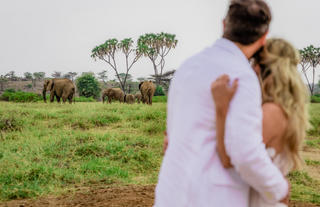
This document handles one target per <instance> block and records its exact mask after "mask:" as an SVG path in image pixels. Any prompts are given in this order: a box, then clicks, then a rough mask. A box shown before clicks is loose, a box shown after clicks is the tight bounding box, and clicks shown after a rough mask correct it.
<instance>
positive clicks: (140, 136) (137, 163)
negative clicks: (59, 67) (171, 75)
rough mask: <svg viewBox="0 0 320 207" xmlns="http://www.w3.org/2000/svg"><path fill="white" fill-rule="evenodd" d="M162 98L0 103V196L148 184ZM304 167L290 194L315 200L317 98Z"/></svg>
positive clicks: (162, 116)
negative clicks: (134, 101)
mask: <svg viewBox="0 0 320 207" xmlns="http://www.w3.org/2000/svg"><path fill="white" fill-rule="evenodd" d="M165 101H166V97H165V96H156V97H154V99H153V105H152V107H150V106H148V105H144V104H133V105H127V104H120V103H113V104H102V103H98V102H93V103H78V104H75V105H69V104H65V105H63V104H57V103H53V104H44V103H42V102H37V103H9V102H0V132H1V134H0V200H12V199H18V198H30V197H31V198H35V197H38V196H42V195H46V194H60V193H62V192H66V191H68V190H71V191H72V189H74V188H75V186H90V185H93V184H99V185H116V186H122V185H127V184H136V185H145V184H155V183H156V181H157V175H158V172H159V167H160V163H161V159H162V141H163V131H164V130H165V120H166V104H165ZM310 114H311V124H312V127H311V129H310V131H309V137H308V139H307V140H306V141H305V147H304V149H303V156H304V159H305V162H306V164H305V166H304V168H303V169H302V170H301V171H295V172H292V173H291V174H290V176H289V178H290V181H291V183H292V194H291V199H292V200H295V201H302V202H307V203H314V204H320V195H319V192H320V176H319V175H320V174H319V172H320V155H319V154H320V128H319V126H320V118H319V117H320V105H318V104H313V105H312V106H311V113H310Z"/></svg>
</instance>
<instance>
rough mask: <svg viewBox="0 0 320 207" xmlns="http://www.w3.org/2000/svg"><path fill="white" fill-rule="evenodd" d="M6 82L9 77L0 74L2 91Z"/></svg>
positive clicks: (0, 88)
mask: <svg viewBox="0 0 320 207" xmlns="http://www.w3.org/2000/svg"><path fill="white" fill-rule="evenodd" d="M6 82H8V79H7V77H6V76H4V75H0V90H1V91H3V90H4V86H5V84H6Z"/></svg>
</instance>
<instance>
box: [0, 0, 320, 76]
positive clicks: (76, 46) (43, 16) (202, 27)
mask: <svg viewBox="0 0 320 207" xmlns="http://www.w3.org/2000/svg"><path fill="white" fill-rule="evenodd" d="M267 2H268V3H269V5H270V7H271V9H272V13H273V22H272V25H271V31H270V35H269V37H275V36H276V37H282V38H286V39H288V40H289V41H291V42H292V43H293V44H294V45H295V46H296V47H298V48H302V47H305V46H308V45H309V44H314V45H316V46H319V45H320V41H319V38H320V36H319V35H320V27H319V26H318V21H319V20H320V12H319V8H320V1H319V0H303V1H302V0H267ZM228 3H229V1H228V0H157V1H155V0H0V5H1V6H0V28H1V30H0V74H5V73H7V72H8V71H10V70H14V71H16V72H17V74H18V75H23V73H24V72H37V71H44V72H46V75H47V76H50V75H51V74H52V72H53V71H55V70H56V71H61V72H69V71H74V72H78V73H81V72H86V71H92V72H100V71H102V70H105V69H106V70H108V71H109V72H108V75H109V76H110V79H114V73H113V72H112V70H111V68H110V67H108V66H107V65H106V64H105V63H103V62H101V61H97V62H95V61H94V60H92V59H91V58H90V54H91V50H92V48H93V47H94V46H96V45H98V44H101V43H103V42H104V41H105V40H107V39H109V38H117V39H122V38H126V37H132V38H134V39H135V40H136V39H137V38H138V37H139V35H141V34H144V33H150V32H168V33H173V34H176V35H177V39H178V40H179V42H178V45H177V48H176V49H175V50H173V51H172V52H171V53H170V54H169V55H168V57H167V60H166V70H169V69H177V68H178V67H179V65H180V64H181V63H182V62H183V61H184V60H185V59H186V58H188V57H190V56H191V55H193V54H195V53H197V52H199V51H201V50H202V49H204V48H205V47H207V46H209V45H211V44H212V43H213V42H214V41H215V40H216V39H218V38H219V37H220V36H221V34H222V24H221V22H222V20H223V18H224V15H225V12H226V9H227V6H228ZM119 61H122V59H119ZM152 73H153V69H152V65H151V63H150V62H149V61H148V59H146V58H143V59H141V60H140V61H139V62H138V63H137V64H136V65H134V66H133V69H132V72H131V74H132V75H133V76H134V77H135V78H137V77H147V76H149V75H150V74H152Z"/></svg>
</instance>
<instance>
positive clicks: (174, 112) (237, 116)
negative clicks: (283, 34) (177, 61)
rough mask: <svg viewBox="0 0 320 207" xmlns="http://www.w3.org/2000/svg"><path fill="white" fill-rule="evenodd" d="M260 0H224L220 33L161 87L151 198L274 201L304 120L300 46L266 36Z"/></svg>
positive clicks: (283, 199)
mask: <svg viewBox="0 0 320 207" xmlns="http://www.w3.org/2000/svg"><path fill="white" fill-rule="evenodd" d="M270 21H271V13H270V10H269V7H268V5H267V4H266V3H265V2H264V1H263V0H233V1H231V3H230V6H229V10H228V12H227V15H226V17H225V19H224V22H223V23H224V32H223V38H221V39H219V40H218V41H216V42H215V43H214V44H213V45H212V46H211V47H209V48H207V49H205V50H204V51H202V52H200V53H199V54H197V55H195V56H193V57H191V58H190V59H188V60H187V61H186V62H185V63H184V64H183V65H182V66H181V67H180V69H179V70H178V71H177V72H176V74H175V77H174V78H173V80H172V82H171V86H170V90H169V97H168V111H167V112H168V116H167V136H166V139H165V156H164V159H163V162H162V166H161V170H160V174H159V181H158V184H157V187H156V193H155V204H154V206H155V207H207V206H208V207H209V206H210V207H248V206H250V207H269V206H270V207H271V206H272V207H280V206H281V207H282V206H287V205H288V197H289V190H290V187H289V186H290V184H289V183H288V180H287V179H286V178H285V176H286V175H287V174H288V173H289V171H291V170H293V169H294V168H297V167H298V166H299V163H300V157H299V148H300V146H301V144H302V140H303V138H304V137H305V131H306V128H307V125H308V118H307V108H306V105H307V102H308V95H307V91H306V87H305V85H304V83H303V81H302V80H301V77H300V74H299V72H298V70H297V65H298V63H299V54H298V52H297V51H296V49H295V48H294V47H293V46H292V45H291V44H289V43H288V42H287V41H285V40H282V39H266V36H267V33H268V29H269V24H270Z"/></svg>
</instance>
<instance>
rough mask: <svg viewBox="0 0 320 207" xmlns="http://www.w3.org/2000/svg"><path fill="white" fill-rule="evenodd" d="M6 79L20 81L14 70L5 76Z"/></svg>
mask: <svg viewBox="0 0 320 207" xmlns="http://www.w3.org/2000/svg"><path fill="white" fill-rule="evenodd" d="M5 77H6V78H8V79H9V80H10V81H17V80H18V77H17V76H16V73H15V72H14V71H13V70H12V71H10V72H8V73H7V74H5Z"/></svg>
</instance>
